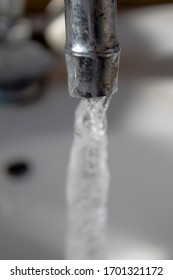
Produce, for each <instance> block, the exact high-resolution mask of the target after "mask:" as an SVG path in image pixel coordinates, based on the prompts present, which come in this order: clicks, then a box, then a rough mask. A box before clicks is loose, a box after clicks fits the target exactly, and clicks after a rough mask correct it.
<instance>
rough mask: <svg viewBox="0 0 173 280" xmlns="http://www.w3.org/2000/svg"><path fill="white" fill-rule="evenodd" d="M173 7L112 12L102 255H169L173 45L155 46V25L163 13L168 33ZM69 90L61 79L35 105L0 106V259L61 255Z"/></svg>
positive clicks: (172, 232) (71, 105)
mask: <svg viewBox="0 0 173 280" xmlns="http://www.w3.org/2000/svg"><path fill="white" fill-rule="evenodd" d="M172 8H173V7H172V5H170V6H169V5H168V6H163V7H157V8H156V7H152V8H145V9H138V10H135V11H133V10H131V11H128V12H121V13H120V14H119V37H120V41H121V45H122V63H121V68H120V82H119V93H118V94H116V95H115V96H114V97H113V98H112V102H111V105H110V108H109V111H108V125H109V127H108V139H109V148H108V150H109V167H110V172H111V186H110V194H109V201H108V214H109V215H108V228H107V234H108V237H109V238H108V244H107V258H109V259H171V258H172V257H173V238H172V236H173V223H172V212H173V203H172V198H173V188H172V182H173V176H172V166H173V144H172V143H173V141H172V140H173V128H172V121H173V113H172V112H173V91H172V89H173V81H172V77H171V75H172V74H171V73H172V72H173V48H172V52H171V49H170V48H169V50H168V48H167V45H166V43H165V44H162V47H161V46H160V48H161V49H159V48H158V40H159V39H158V38H159V36H161V35H160V33H158V32H155V31H157V21H158V20H159V18H160V17H161V16H164V17H165V18H169V20H167V21H166V20H165V21H164V28H165V26H166V34H167V35H166V34H165V33H164V40H166V38H167V40H168V41H169V39H170V37H171V36H170V33H171V32H172V29H171V26H173V25H172V24H173V22H171V17H170V16H169V17H168V14H169V15H170V11H171V9H172ZM172 10H173V9H172ZM146 15H147V17H148V20H149V22H150V23H151V24H152V28H151V29H150V28H149V26H148V25H147V26H145V21H144V20H143V19H144V18H145V17H146ZM172 19H173V17H172ZM138 22H141V24H138ZM162 22H163V21H162ZM169 32H170V33H169ZM127 34H128V35H129V34H131V35H130V37H129V38H127ZM154 34H156V35H155V36H156V38H155V40H154V39H153V36H154ZM152 35H153V36H152ZM166 36H167V37H166ZM161 37H162V36H161ZM155 42H156V49H155V46H154V43H155ZM67 92H68V90H67V86H66V84H64V85H62V84H61V85H59V84H50V85H48V86H47V88H46V89H45V94H44V96H43V98H42V99H41V100H40V101H37V102H36V103H34V104H30V105H29V106H23V107H17V106H16V107H12V106H9V107H8V106H1V107H0V135H1V136H0V226H1V232H0V248H1V250H0V259H62V258H64V246H65V235H66V202H65V186H66V171H67V166H68V159H69V153H70V149H71V144H72V140H73V118H74V111H75V108H76V106H77V104H78V100H76V99H72V98H70V97H69V96H68V93H67Z"/></svg>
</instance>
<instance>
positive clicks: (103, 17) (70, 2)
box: [65, 0, 120, 98]
mask: <svg viewBox="0 0 173 280" xmlns="http://www.w3.org/2000/svg"><path fill="white" fill-rule="evenodd" d="M116 2H117V1H116V0H65V18H66V63H67V72H68V85H69V93H70V95H71V96H73V97H85V98H90V97H102V96H110V95H111V94H113V93H115V92H116V91H117V89H118V65H119V57H120V48H119V43H118V39H117V26H116V19H117V15H116V10H117V3H116Z"/></svg>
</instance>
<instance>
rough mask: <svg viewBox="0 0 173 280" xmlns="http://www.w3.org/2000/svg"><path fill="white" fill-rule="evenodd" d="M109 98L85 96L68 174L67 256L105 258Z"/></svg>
mask: <svg viewBox="0 0 173 280" xmlns="http://www.w3.org/2000/svg"><path fill="white" fill-rule="evenodd" d="M109 102H110V99H107V98H106V97H103V98H91V99H83V100H82V101H81V102H80V104H79V106H78V108H77V110H76V113H75V133H74V142H73V145H72V150H71V156H70V161H69V168H68V176H67V205H68V237H67V249H66V257H67V259H90V260H91V259H103V258H105V242H106V238H105V236H106V212H107V211H106V206H107V194H108V190H109V181H110V175H109V169H108V164H107V157H108V154H107V134H106V131H107V120H106V110H107V108H108V105H109Z"/></svg>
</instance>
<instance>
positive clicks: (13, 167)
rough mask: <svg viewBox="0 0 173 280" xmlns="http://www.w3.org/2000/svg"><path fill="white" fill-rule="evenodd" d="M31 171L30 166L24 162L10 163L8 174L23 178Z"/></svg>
mask: <svg viewBox="0 0 173 280" xmlns="http://www.w3.org/2000/svg"><path fill="white" fill-rule="evenodd" d="M29 171H30V166H29V164H28V163H27V162H24V161H16V162H13V163H10V164H8V165H7V167H6V173H7V174H8V175H9V176H11V177H16V178H19V177H23V176H25V175H27V174H28V173H29Z"/></svg>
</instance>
